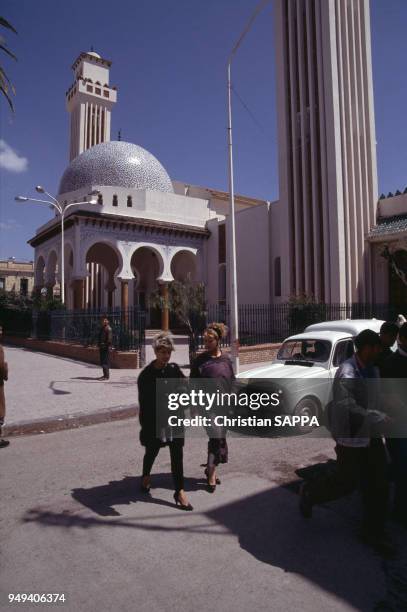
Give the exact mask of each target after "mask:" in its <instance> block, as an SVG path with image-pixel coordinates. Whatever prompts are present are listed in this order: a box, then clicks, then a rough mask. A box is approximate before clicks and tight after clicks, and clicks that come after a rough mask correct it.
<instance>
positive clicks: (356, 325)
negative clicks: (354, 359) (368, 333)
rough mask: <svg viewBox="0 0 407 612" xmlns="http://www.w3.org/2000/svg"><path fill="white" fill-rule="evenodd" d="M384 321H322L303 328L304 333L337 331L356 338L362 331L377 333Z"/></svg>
mask: <svg viewBox="0 0 407 612" xmlns="http://www.w3.org/2000/svg"><path fill="white" fill-rule="evenodd" d="M383 323H384V321H382V320H381V319H346V320H345V321H324V322H323V323H314V324H313V325H308V327H306V328H305V332H314V331H318V332H320V331H328V330H329V331H338V332H343V333H346V334H350V335H351V336H357V335H358V334H359V333H360V332H361V331H363V330H364V329H372V330H373V331H375V332H377V333H379V331H380V328H381V326H382V324H383Z"/></svg>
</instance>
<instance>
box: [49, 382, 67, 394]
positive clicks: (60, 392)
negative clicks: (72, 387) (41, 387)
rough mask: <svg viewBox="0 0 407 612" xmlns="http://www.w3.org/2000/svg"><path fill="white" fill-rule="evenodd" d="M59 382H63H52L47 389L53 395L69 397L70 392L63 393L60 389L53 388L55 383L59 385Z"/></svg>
mask: <svg viewBox="0 0 407 612" xmlns="http://www.w3.org/2000/svg"><path fill="white" fill-rule="evenodd" d="M60 382H65V381H63V380H52V381H51V382H50V383H49V386H48V388H49V389H51V391H52V393H53V394H54V395H71V392H70V391H63V390H62V389H56V388H55V385H56V384H57V383H60Z"/></svg>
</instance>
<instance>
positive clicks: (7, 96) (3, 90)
mask: <svg viewBox="0 0 407 612" xmlns="http://www.w3.org/2000/svg"><path fill="white" fill-rule="evenodd" d="M0 92H1V93H2V94H3V96H4V97H5V98H6V100H7V102H8V103H9V106H10V108H11V110H12V111H13V112H14V106H13V102H12V100H11V98H10V96H9V95H8V88H7V89H5V88H4V87H3V84H2V83H0Z"/></svg>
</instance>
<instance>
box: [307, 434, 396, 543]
mask: <svg viewBox="0 0 407 612" xmlns="http://www.w3.org/2000/svg"><path fill="white" fill-rule="evenodd" d="M335 452H336V456H337V472H336V473H335V474H333V475H331V476H329V477H327V478H326V479H321V480H319V479H318V480H316V481H311V482H310V483H309V492H310V496H311V500H312V502H313V503H314V504H321V503H326V502H329V501H333V500H335V499H339V498H341V497H344V496H345V495H349V494H350V493H352V492H353V491H355V490H356V489H360V491H361V493H362V503H363V529H364V531H365V532H366V533H367V534H368V535H371V536H376V537H380V536H381V535H382V534H383V531H384V526H385V521H386V514H387V505H388V498H389V483H388V465H387V455H386V449H385V447H384V444H383V442H382V440H380V439H372V440H371V441H370V445H369V446H367V447H349V446H341V445H339V444H338V445H337V446H336V448H335Z"/></svg>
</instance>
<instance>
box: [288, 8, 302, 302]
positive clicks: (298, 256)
mask: <svg viewBox="0 0 407 612" xmlns="http://www.w3.org/2000/svg"><path fill="white" fill-rule="evenodd" d="M295 25H296V24H295V0H288V28H289V71H290V84H291V91H290V101H291V158H292V168H293V186H292V196H293V197H292V202H293V208H294V215H293V217H294V244H293V251H294V255H295V288H294V289H295V293H296V294H297V295H298V294H300V293H302V291H303V282H302V281H303V278H302V275H301V270H302V263H303V262H302V260H303V248H302V227H301V211H300V205H301V203H300V202H299V201H298V180H299V177H298V151H299V147H298V128H297V117H298V108H297V95H298V92H297V83H298V78H297V63H296V59H297V58H296V53H295V48H296V45H295V41H296V31H295Z"/></svg>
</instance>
